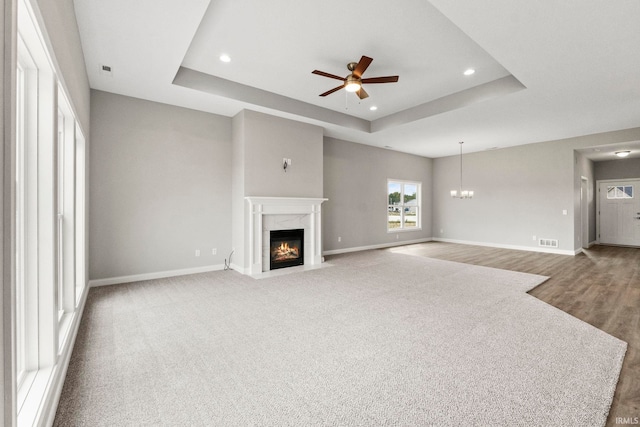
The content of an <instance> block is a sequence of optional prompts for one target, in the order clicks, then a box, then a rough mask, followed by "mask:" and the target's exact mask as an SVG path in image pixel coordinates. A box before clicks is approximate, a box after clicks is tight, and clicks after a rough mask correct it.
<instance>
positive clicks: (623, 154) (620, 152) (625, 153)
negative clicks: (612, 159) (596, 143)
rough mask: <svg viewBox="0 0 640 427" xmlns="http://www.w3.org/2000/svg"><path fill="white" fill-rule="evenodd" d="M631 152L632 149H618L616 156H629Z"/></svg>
mask: <svg viewBox="0 0 640 427" xmlns="http://www.w3.org/2000/svg"><path fill="white" fill-rule="evenodd" d="M629 154H631V151H628V150H627V151H616V156H618V157H627V156H628V155H629Z"/></svg>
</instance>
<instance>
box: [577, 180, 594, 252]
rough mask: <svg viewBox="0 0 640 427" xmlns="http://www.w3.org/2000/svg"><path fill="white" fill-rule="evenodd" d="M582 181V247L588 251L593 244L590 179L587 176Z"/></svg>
mask: <svg viewBox="0 0 640 427" xmlns="http://www.w3.org/2000/svg"><path fill="white" fill-rule="evenodd" d="M580 179H581V180H580V223H581V233H580V235H581V238H580V246H581V247H583V248H585V249H588V248H589V243H591V242H590V240H589V179H588V178H587V177H586V176H582V177H580Z"/></svg>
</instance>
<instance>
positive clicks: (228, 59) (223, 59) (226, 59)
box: [220, 53, 231, 62]
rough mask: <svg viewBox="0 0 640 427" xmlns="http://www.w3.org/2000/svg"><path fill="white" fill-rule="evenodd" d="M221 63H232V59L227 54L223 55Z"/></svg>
mask: <svg viewBox="0 0 640 427" xmlns="http://www.w3.org/2000/svg"><path fill="white" fill-rule="evenodd" d="M220 61H222V62H231V57H230V56H229V55H227V54H226V53H223V54H222V55H220Z"/></svg>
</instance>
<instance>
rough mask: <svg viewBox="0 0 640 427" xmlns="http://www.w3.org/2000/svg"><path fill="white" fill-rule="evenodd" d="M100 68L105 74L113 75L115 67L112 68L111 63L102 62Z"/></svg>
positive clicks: (102, 73)
mask: <svg viewBox="0 0 640 427" xmlns="http://www.w3.org/2000/svg"><path fill="white" fill-rule="evenodd" d="M98 70H99V72H100V74H101V75H103V76H106V77H113V68H111V65H104V64H100V66H99V67H98Z"/></svg>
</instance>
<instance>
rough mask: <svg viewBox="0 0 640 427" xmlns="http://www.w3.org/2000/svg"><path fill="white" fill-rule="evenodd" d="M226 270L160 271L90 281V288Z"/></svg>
mask: <svg viewBox="0 0 640 427" xmlns="http://www.w3.org/2000/svg"><path fill="white" fill-rule="evenodd" d="M219 270H224V264H217V265H207V266H204V267H194V268H184V269H181V270H169V271H158V272H156V273H144V274H133V275H131V276H120V277H109V278H106V279H96V280H89V286H90V287H95V286H107V285H117V284H120V283H131V282H140V281H142V280H152V279H162V278H165V277H175V276H186V275H187V274H197V273H207V272H209V271H219Z"/></svg>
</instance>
